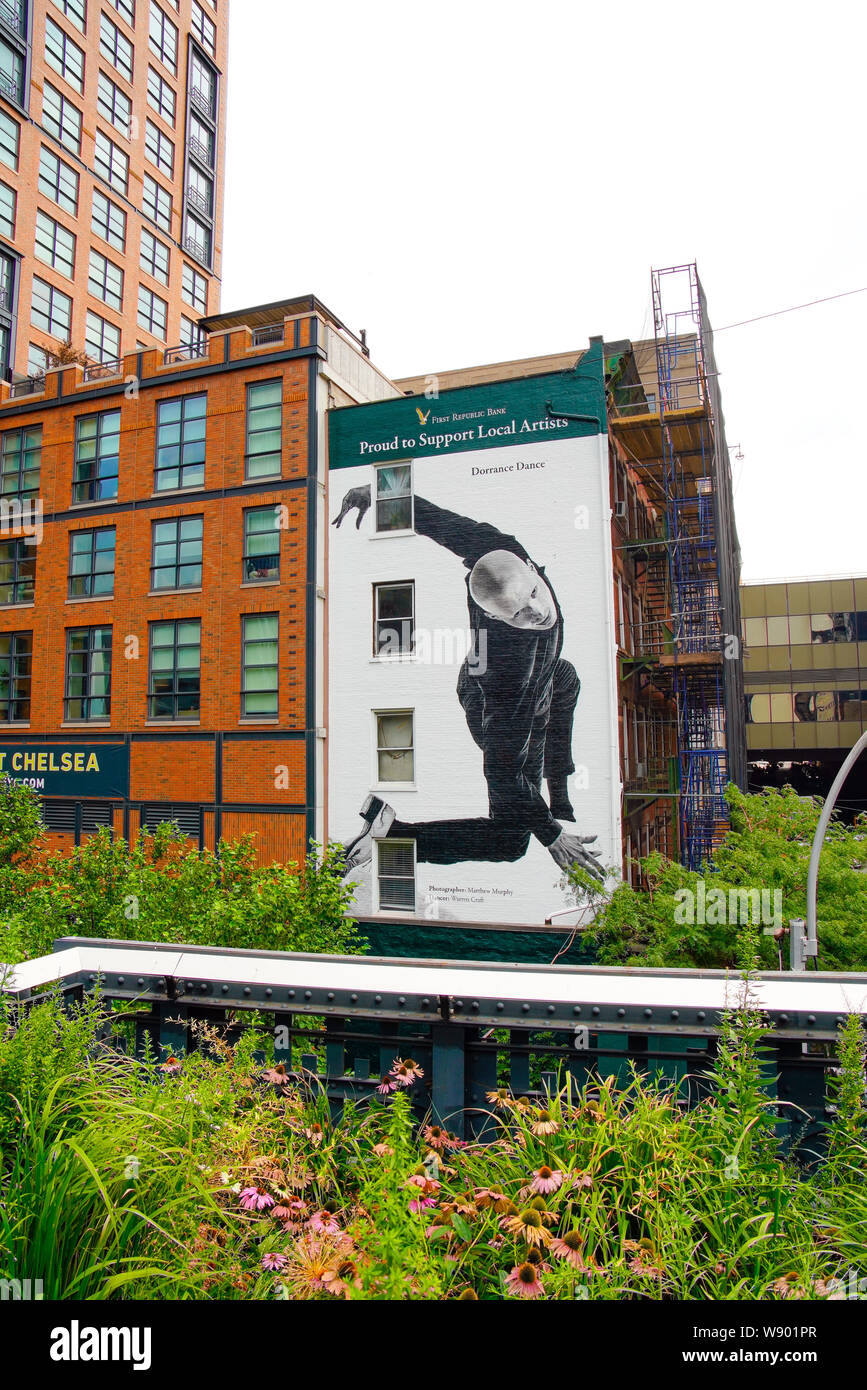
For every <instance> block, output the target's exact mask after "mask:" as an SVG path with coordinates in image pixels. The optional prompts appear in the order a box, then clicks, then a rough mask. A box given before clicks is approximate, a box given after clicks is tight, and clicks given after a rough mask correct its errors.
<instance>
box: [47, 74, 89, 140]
mask: <svg viewBox="0 0 867 1390" xmlns="http://www.w3.org/2000/svg"><path fill="white" fill-rule="evenodd" d="M42 124H43V125H44V127H45V129H46V130H47V131H48V133H49V135H53V136H54V138H55V140H59V141H60V143H61V145H65V146H66V148H67V149H68V150H72V151H73V153H74V154H77V155H80V154H81V112H80V111H79V109H78V107H77V106H73V104H72V102H71V101H70V100H69V99H68V97H65V96H63V95H62V94H61V93H60V92H58V91H57V90H56V88H54V87H52V85H51V83H50V82H46V83H45V84H44V86H43V88H42Z"/></svg>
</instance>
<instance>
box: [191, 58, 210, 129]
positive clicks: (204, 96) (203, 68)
mask: <svg viewBox="0 0 867 1390" xmlns="http://www.w3.org/2000/svg"><path fill="white" fill-rule="evenodd" d="M190 97H191V99H192V101H193V104H194V105H195V106H198V108H199V110H200V111H202V112H203V113H204V114H205V115H206V116H208V117H209V119H210V120H213V119H214V116H215V113H216V106H217V74H216V73H215V72H214V69H213V68H212V67H211V65H210V63H206V62H205V60H204V58H201V57H200V56H199V54H198V53H197V52H196V50H195V49H193V50H192V52H191V53H190Z"/></svg>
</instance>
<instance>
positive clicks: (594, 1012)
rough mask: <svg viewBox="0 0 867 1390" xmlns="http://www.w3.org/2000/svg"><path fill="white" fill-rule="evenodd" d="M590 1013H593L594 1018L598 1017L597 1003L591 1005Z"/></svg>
mask: <svg viewBox="0 0 867 1390" xmlns="http://www.w3.org/2000/svg"><path fill="white" fill-rule="evenodd" d="M592 1014H593V1017H594V1018H598V1017H599V1005H598V1004H594V1005H593V1009H592Z"/></svg>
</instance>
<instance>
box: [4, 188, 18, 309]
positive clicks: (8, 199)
mask: <svg viewBox="0 0 867 1390" xmlns="http://www.w3.org/2000/svg"><path fill="white" fill-rule="evenodd" d="M16 203H17V196H16V193H15V189H14V188H10V187H9V185H8V183H2V182H0V232H2V233H3V236H5V237H7V238H8V240H9V241H14V240H15V207H16ZM3 307H4V308H7V309H8V308H11V305H9V304H7V305H4V306H3Z"/></svg>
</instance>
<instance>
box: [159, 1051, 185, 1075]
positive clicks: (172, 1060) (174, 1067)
mask: <svg viewBox="0 0 867 1390" xmlns="http://www.w3.org/2000/svg"><path fill="white" fill-rule="evenodd" d="M182 1065H183V1064H182V1062H181V1060H180V1058H178V1057H175V1056H174V1055H173V1054H172V1053H171V1052H170V1053H169V1055H168V1057H167V1058H166V1060H165V1061H164V1062H161V1063H160V1065H159V1068H158V1070H159V1071H164V1072H165V1073H166V1075H167V1076H177V1074H178V1072H179V1071H180V1070H181V1068H182Z"/></svg>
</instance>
